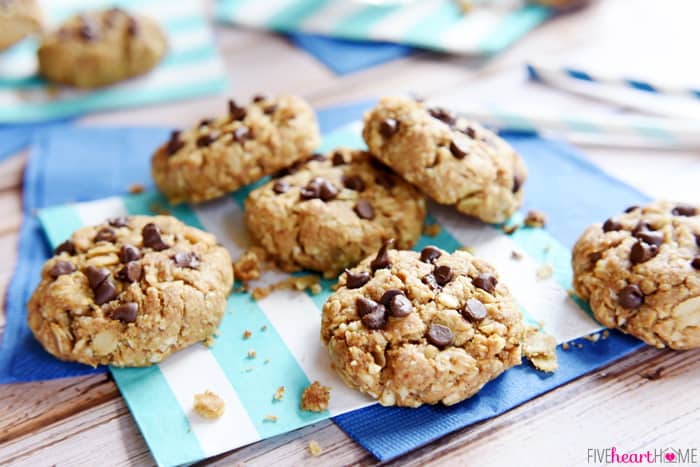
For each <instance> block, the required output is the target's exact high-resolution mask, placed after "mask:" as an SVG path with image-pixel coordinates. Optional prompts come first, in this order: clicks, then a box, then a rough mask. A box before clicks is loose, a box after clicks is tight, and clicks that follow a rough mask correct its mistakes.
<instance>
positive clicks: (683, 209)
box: [671, 204, 697, 217]
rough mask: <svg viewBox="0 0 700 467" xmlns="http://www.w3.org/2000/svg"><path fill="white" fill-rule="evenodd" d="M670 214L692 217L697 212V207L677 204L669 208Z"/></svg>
mask: <svg viewBox="0 0 700 467" xmlns="http://www.w3.org/2000/svg"><path fill="white" fill-rule="evenodd" d="M671 214H673V215H674V216H685V217H692V216H694V215H695V214H697V209H695V206H690V205H689V204H679V205H678V206H676V207H675V208H673V209H672V210H671Z"/></svg>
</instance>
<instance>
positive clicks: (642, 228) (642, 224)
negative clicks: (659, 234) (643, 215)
mask: <svg viewBox="0 0 700 467" xmlns="http://www.w3.org/2000/svg"><path fill="white" fill-rule="evenodd" d="M654 230H655V229H653V228H652V227H651V224H650V223H648V222H646V221H639V222H638V223H637V225H636V226H635V227H634V229H632V235H633V236H634V237H636V236H638V235H639V234H641V233H642V232H651V231H654Z"/></svg>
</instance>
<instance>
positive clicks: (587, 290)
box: [572, 201, 700, 349]
mask: <svg viewBox="0 0 700 467" xmlns="http://www.w3.org/2000/svg"><path fill="white" fill-rule="evenodd" d="M572 264H573V269H574V288H575V290H576V293H577V294H578V295H579V296H580V297H581V298H583V299H584V300H588V302H589V303H590V305H591V309H592V310H593V313H594V315H595V317H596V319H597V320H598V321H600V322H601V323H602V324H604V325H605V326H608V327H611V328H618V329H620V330H621V331H623V332H626V333H628V334H631V335H633V336H636V337H638V338H640V339H642V340H643V341H645V342H646V343H648V344H650V345H653V346H655V347H659V348H663V347H666V346H668V347H670V348H672V349H692V348H697V347H700V206H696V205H684V204H676V203H670V202H667V201H656V202H654V203H651V204H649V205H647V206H644V207H638V206H632V207H630V208H628V209H627V210H626V211H625V212H624V213H623V214H620V215H619V216H615V217H612V218H610V219H608V220H606V221H605V223H603V224H602V225H601V224H593V225H592V226H590V227H588V228H587V229H586V231H585V232H584V233H583V235H581V238H579V240H578V241H577V242H576V245H575V246H574V250H573V259H572Z"/></svg>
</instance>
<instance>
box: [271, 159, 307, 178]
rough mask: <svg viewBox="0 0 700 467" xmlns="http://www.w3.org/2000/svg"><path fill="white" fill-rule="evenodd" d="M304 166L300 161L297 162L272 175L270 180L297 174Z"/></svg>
mask: <svg viewBox="0 0 700 467" xmlns="http://www.w3.org/2000/svg"><path fill="white" fill-rule="evenodd" d="M303 165H304V163H303V162H302V161H297V162H295V163H293V164H292V165H290V166H289V167H285V168H284V169H282V170H278V171H277V172H275V173H274V174H272V178H279V177H284V176H285V175H291V174H295V173H297V172H299V169H301V167H302V166H303Z"/></svg>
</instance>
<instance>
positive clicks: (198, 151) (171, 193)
mask: <svg viewBox="0 0 700 467" xmlns="http://www.w3.org/2000/svg"><path fill="white" fill-rule="evenodd" d="M319 143H320V136H319V132H318V124H317V123H316V116H315V114H314V111H313V109H312V108H311V107H310V106H309V105H308V104H307V103H306V102H305V101H304V100H303V99H300V98H298V97H294V96H281V97H279V98H277V99H267V98H265V97H263V96H256V97H254V98H253V102H251V103H250V104H249V105H247V106H240V105H238V104H237V103H236V102H235V101H233V100H230V101H229V103H228V113H227V114H226V115H224V116H221V117H218V118H211V119H204V120H201V121H200V122H199V123H198V124H197V125H195V126H194V127H193V128H190V129H188V130H184V131H175V132H173V133H172V135H171V137H170V140H169V141H168V142H166V143H165V144H164V145H163V146H161V147H160V148H158V150H157V151H156V153H155V154H154V156H153V161H152V171H153V178H154V179H155V182H156V185H157V186H158V188H159V189H160V190H161V191H162V192H163V193H165V195H166V196H167V197H168V199H169V200H170V201H171V202H173V203H178V202H182V201H189V202H201V201H207V200H210V199H213V198H217V197H219V196H222V195H225V194H226V193H229V192H231V191H235V190H237V189H238V188H240V187H242V186H245V185H248V184H250V183H253V182H255V181H258V180H260V179H261V178H263V177H264V176H266V175H270V174H272V173H274V172H276V171H278V170H280V169H282V168H284V167H287V166H289V165H292V164H293V163H295V162H297V161H300V160H304V159H306V158H307V157H308V156H309V155H310V154H311V153H312V152H313V150H314V149H316V147H318V145H319Z"/></svg>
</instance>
